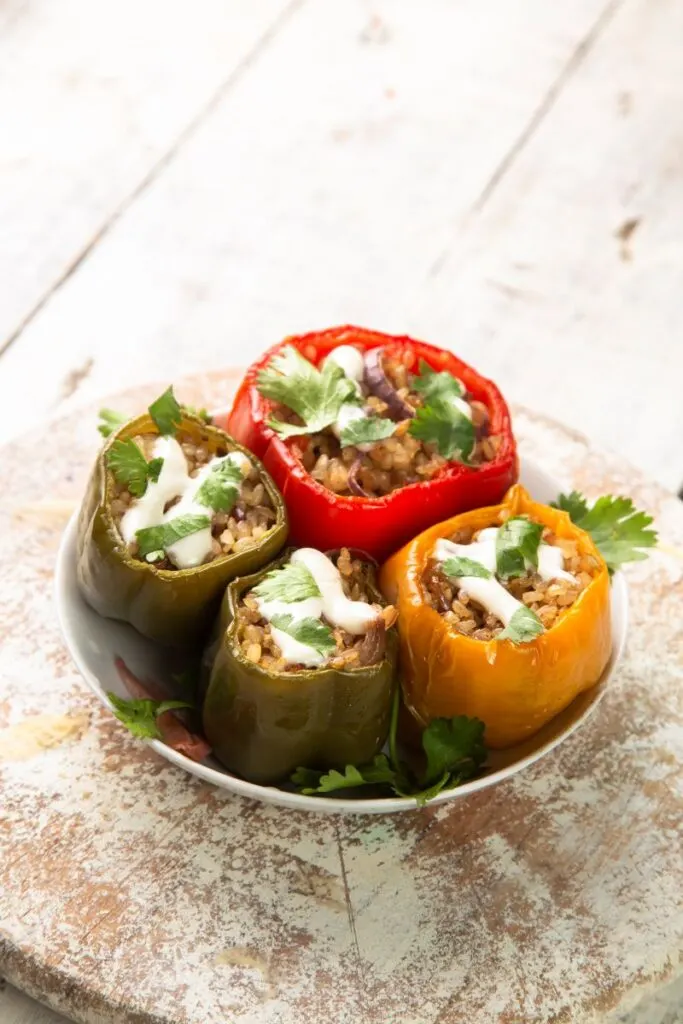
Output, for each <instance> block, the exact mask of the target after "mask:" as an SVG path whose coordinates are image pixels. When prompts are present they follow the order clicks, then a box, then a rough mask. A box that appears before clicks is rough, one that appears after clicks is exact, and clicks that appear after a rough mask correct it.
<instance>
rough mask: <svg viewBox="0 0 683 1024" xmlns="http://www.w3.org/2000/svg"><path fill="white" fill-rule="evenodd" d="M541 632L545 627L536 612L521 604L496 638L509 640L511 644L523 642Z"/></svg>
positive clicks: (543, 631)
mask: <svg viewBox="0 0 683 1024" xmlns="http://www.w3.org/2000/svg"><path fill="white" fill-rule="evenodd" d="M541 633H545V627H544V625H543V623H542V622H541V620H540V619H539V617H538V615H537V614H536V612H534V611H532V609H531V608H526V607H525V606H524V605H522V607H521V608H518V609H517V611H516V612H515V613H514V614H513V616H512V618H511V619H510V621H509V622H508V624H507V626H506V627H505V629H504V630H503V632H502V633H499V634H498V636H497V637H496V639H497V640H511V641H512V643H513V644H525V643H528V641H529V640H533V639H534V637H537V636H539V635H540V634H541Z"/></svg>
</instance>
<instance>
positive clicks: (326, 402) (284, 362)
mask: <svg viewBox="0 0 683 1024" xmlns="http://www.w3.org/2000/svg"><path fill="white" fill-rule="evenodd" d="M256 386H257V388H258V390H259V392H260V393H261V394H262V395H263V396H264V397H265V398H270V399H271V400H272V401H274V402H279V403H281V404H282V405H285V406H287V408H288V409H291V410H292V411H293V412H295V413H296V414H297V415H298V416H299V417H300V418H301V419H302V420H303V421H304V422H303V425H302V426H301V425H296V424H293V423H283V422H281V421H280V420H276V419H270V420H269V421H268V426H269V427H271V429H272V430H274V431H276V433H278V434H279V435H280V437H294V436H295V435H298V434H312V433H315V432H316V431H318V430H323V429H324V428H325V427H329V426H330V425H331V424H332V423H334V421H335V420H336V419H337V417H338V415H339V410H340V409H341V407H342V405H343V404H344V403H345V402H349V401H357V400H358V393H357V391H356V385H355V382H354V381H352V380H350V379H349V378H348V377H347V376H346V375H345V373H344V371H343V370H342V369H341V367H340V366H338V365H337V364H336V363H332V362H328V363H325V364H324V365H323V368H322V370H318V369H317V368H316V367H315V366H313V364H312V363H309V361H308V360H307V359H304V357H303V356H302V355H301V353H300V352H298V351H297V350H296V349H295V348H293V347H292V346H291V345H287V346H286V347H285V348H284V349H283V350H282V352H280V353H278V355H276V356H274V357H273V359H272V360H271V362H270V365H269V366H268V367H267V369H265V370H261V372H260V373H259V375H258V378H257V381H256Z"/></svg>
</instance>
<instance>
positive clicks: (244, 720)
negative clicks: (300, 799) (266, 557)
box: [202, 551, 398, 784]
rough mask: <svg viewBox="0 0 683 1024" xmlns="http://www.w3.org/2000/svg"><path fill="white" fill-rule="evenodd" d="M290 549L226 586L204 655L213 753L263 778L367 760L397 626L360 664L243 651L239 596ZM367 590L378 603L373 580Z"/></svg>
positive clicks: (390, 678) (386, 705) (391, 672)
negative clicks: (283, 667) (265, 662)
mask: <svg viewBox="0 0 683 1024" xmlns="http://www.w3.org/2000/svg"><path fill="white" fill-rule="evenodd" d="M290 554H291V551H290V552H287V553H285V555H283V556H281V557H280V558H278V559H277V560H276V561H274V562H272V563H271V564H270V565H269V566H267V567H266V568H265V569H262V570H261V571H260V572H258V573H256V574H254V575H252V576H247V577H243V578H241V579H238V580H234V581H233V582H232V583H231V584H230V585H229V586H228V588H227V590H226V592H225V596H224V598H223V602H222V605H221V611H220V616H219V619H218V622H217V627H216V631H215V635H214V639H213V641H212V642H211V643H210V644H209V645H208V647H207V649H206V651H205V655H204V659H203V666H204V668H203V672H204V676H205V678H204V684H205V686H206V690H205V694H206V695H205V699H204V706H203V713H202V717H203V723H204V732H205V734H206V737H207V739H208V740H209V742H210V744H211V746H212V748H213V752H214V754H215V756H216V757H217V758H218V759H219V760H220V761H221V762H222V763H223V764H224V765H225V766H226V768H228V769H230V771H233V772H236V773H237V774H238V775H241V776H242V777H243V778H245V779H248V780H250V781H251V782H258V783H264V784H268V783H274V782H279V781H282V780H284V779H287V778H288V777H289V775H290V774H291V773H292V772H293V771H294V770H295V769H296V768H298V767H300V766H302V767H307V768H319V769H328V768H341V769H343V768H344V766H345V765H347V764H364V763H365V762H367V761H370V760H372V758H373V756H374V755H375V754H376V753H378V752H379V751H380V750H381V748H382V746H383V744H384V742H385V740H386V737H387V733H388V730H389V720H390V716H391V703H392V697H393V690H394V680H395V677H396V664H397V657H398V638H397V636H396V628H395V627H392V628H391V629H389V630H388V631H387V634H386V649H385V653H384V657H383V659H382V660H381V661H380V662H378V663H377V664H376V665H369V666H364V667H361V668H355V669H346V670H340V669H332V668H325V667H322V668H316V669H301V670H300V671H294V672H291V671H290V672H279V673H278V672H269V671H267V670H266V669H264V668H262V667H260V666H259V665H257V664H254V662H251V661H249V660H248V659H247V658H246V657H245V656H244V655H243V654H242V652H241V650H240V648H239V646H238V644H237V643H236V638H235V633H236V611H237V606H238V604H239V600H240V598H241V596H242V595H243V594H244V593H245V592H246V591H248V590H251V589H252V588H253V587H255V586H256V584H257V583H259V582H260V581H261V580H262V579H263V577H264V576H265V575H266V573H267V572H270V571H271V570H272V569H275V568H279V567H280V566H282V565H283V564H284V563H285V562H286V561H288V559H289V556H290ZM369 590H370V593H371V595H372V597H373V600H375V601H377V603H378V604H384V601H383V598H382V595H381V594H380V593H379V591H378V590H376V589H375V586H374V583H372V585H371V586H370V587H369Z"/></svg>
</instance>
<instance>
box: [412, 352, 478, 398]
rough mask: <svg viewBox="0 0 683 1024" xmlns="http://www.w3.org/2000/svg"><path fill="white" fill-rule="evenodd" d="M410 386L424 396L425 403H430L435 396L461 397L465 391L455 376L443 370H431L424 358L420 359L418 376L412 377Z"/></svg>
mask: <svg viewBox="0 0 683 1024" xmlns="http://www.w3.org/2000/svg"><path fill="white" fill-rule="evenodd" d="M411 386H412V388H413V390H414V391H417V392H419V393H420V394H421V395H423V396H424V401H425V404H426V405H430V404H431V403H432V402H433V400H434V399H435V398H445V399H446V400H448V399H453V398H462V396H463V395H464V393H465V391H464V388H463V386H462V384H461V383H460V381H459V380H458V379H457V377H454V376H453V375H452V374H451V373H446V372H445V371H442V372H441V373H438V372H437V371H436V370H432V368H431V366H430V365H429V363H427V362H425V360H424V359H421V360H420V376H419V377H414V378H413V381H412V385H411Z"/></svg>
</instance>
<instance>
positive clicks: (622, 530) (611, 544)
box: [555, 491, 658, 572]
mask: <svg viewBox="0 0 683 1024" xmlns="http://www.w3.org/2000/svg"><path fill="white" fill-rule="evenodd" d="M555 507H556V508H559V509H562V510H563V511H564V512H568V513H569V517H570V519H571V520H572V522H574V523H576V525H577V526H578V527H579V528H580V529H581V530H585V531H586V532H587V533H590V535H591V537H592V538H593V540H594V541H595V544H596V547H597V548H598V549H599V551H600V554H601V555H602V557H603V558H604V559H605V562H606V563H607V567H608V569H609V571H610V572H616V571H617V569H620V568H621V566H622V565H624V564H625V563H626V562H640V561H642V560H643V559H644V558H647V551H646V549H647V548H653V547H655V546H656V544H657V540H658V536H657V531H656V530H652V529H650V525H651V523H652V522H653V518H652V516H650V515H648V514H647V513H646V512H641V511H639V510H638V509H636V507H635V505H634V504H633V501H632V500H631V499H630V498H624V497H613V496H612V495H611V494H607V495H604V496H603V497H602V498H598V500H597V501H596V502H595V503H594V504H593V505H592V506H591V507H590V508H589V506H588V502H587V501H586V499H585V498H584V496H583V495H582V494H579V492H578V491H572V492H571V494H568V495H566V494H560V496H559V497H558V499H557V502H556V503H555Z"/></svg>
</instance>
